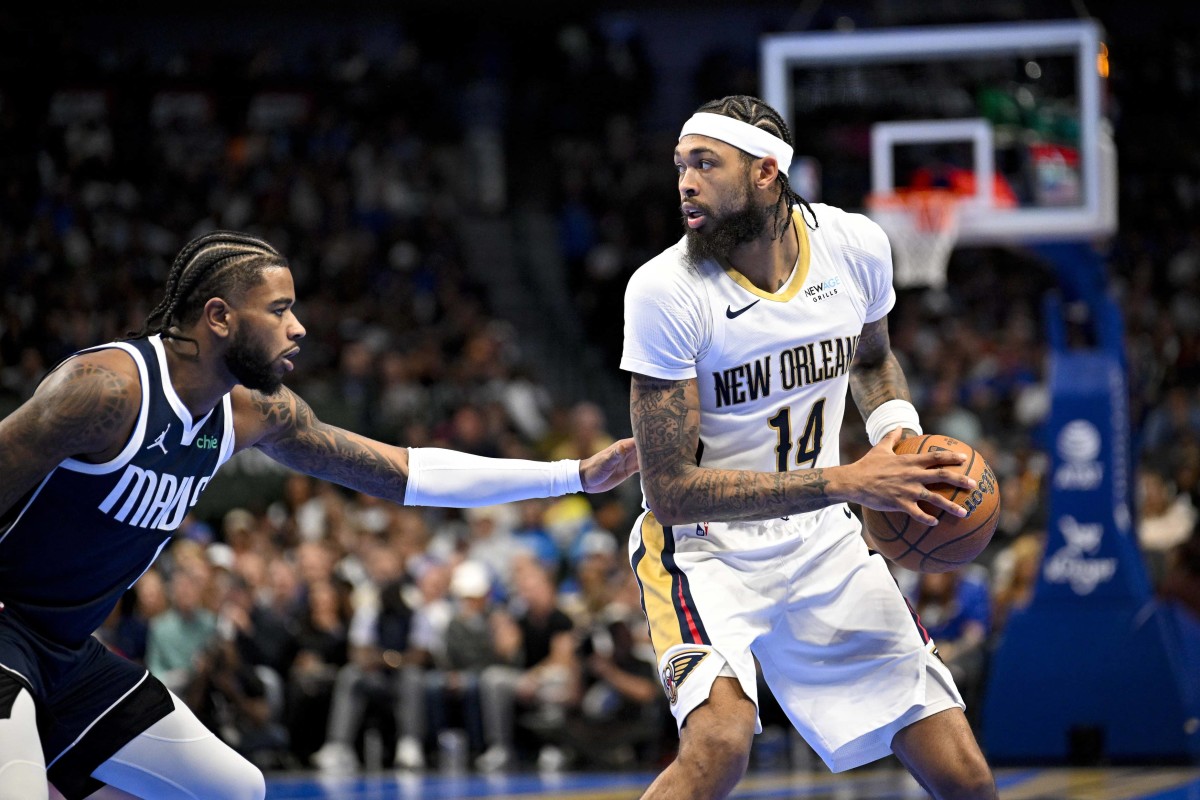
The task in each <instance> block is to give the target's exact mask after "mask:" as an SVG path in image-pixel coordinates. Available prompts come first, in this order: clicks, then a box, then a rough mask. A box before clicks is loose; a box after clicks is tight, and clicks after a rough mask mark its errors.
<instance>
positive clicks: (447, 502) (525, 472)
mask: <svg viewBox="0 0 1200 800" xmlns="http://www.w3.org/2000/svg"><path fill="white" fill-rule="evenodd" d="M580 491H583V483H582V480H581V478H580V475H579V461H577V460H573V459H563V460H562V461H527V460H525V459H519V458H486V457H484V456H474V455H471V454H470V453H460V452H458V451H457V450H445V449H442V448H439V447H410V448H408V485H407V486H406V487H405V489H404V505H406V506H439V507H442V508H472V507H475V506H490V505H495V504H497V503H511V502H514V501H517V500H529V499H531V498H534V497H558V496H559V495H564V494H569V493H572V492H580Z"/></svg>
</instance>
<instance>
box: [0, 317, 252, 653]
mask: <svg viewBox="0 0 1200 800" xmlns="http://www.w3.org/2000/svg"><path fill="white" fill-rule="evenodd" d="M106 347H115V348H120V349H121V350H124V351H125V352H127V353H129V355H131V356H132V357H133V360H134V361H135V362H137V367H138V375H139V377H140V379H141V389H142V399H141V408H140V410H139V411H138V417H137V423H136V424H135V425H134V428H133V433H132V434H131V435H130V437H129V441H128V442H127V443H126V445H125V448H124V449H123V450H122V451H121V453H120V454H119V455H118V456H117V457H116V458H114V459H112V460H111V461H108V462H107V463H104V464H89V463H86V462H83V461H77V460H75V459H72V458H68V459H66V460H65V461H63V462H62V463H61V464H59V465H58V466H57V467H55V469H54V470H53V471H51V473H50V474H49V475H48V476H46V478H45V480H43V481H42V483H41V484H40V485H39V486H37V487H36V488H34V489H33V491H31V492H30V493H29V494H28V495H27V496H26V497H25V498H23V499H22V500H21V501H20V502H18V503H17V504H16V505H15V506H14V507H13V508H12V509H10V510H9V512H8V513H7V514H5V516H4V518H3V519H0V601H2V602H3V603H4V606H5V612H4V613H10V614H13V615H15V616H16V617H17V618H18V619H20V620H21V621H23V622H24V623H25V624H27V625H29V626H30V627H32V628H33V629H34V630H36V631H37V632H38V633H40V634H41V635H43V636H45V637H47V638H49V639H52V640H54V641H58V642H63V643H66V644H74V643H78V642H80V641H83V640H84V639H86V638H87V637H88V636H89V635H90V634H91V633H92V631H94V630H95V629H96V628H98V627H99V626H100V624H101V623H102V622H103V621H104V618H105V617H107V616H108V614H109V612H110V611H111V610H112V609H113V607H114V606H115V605H116V603H117V601H118V600H120V598H121V595H122V594H124V593H125V591H126V589H128V588H129V587H130V586H132V585H133V584H134V582H135V581H137V579H138V578H140V577H141V576H142V573H144V572H145V571H146V570H147V569H149V567H150V565H151V564H152V563H154V559H155V558H156V557H157V556H158V554H159V552H160V551H161V550H162V549H163V547H164V546H166V544H167V542H169V541H170V539H171V534H172V532H174V531H175V529H176V528H178V527H179V525H180V523H181V522H182V521H183V518H184V515H185V514H187V511H188V509H189V508H191V507H192V506H194V505H195V504H196V501H197V500H199V499H200V494H201V492H203V491H204V489H205V487H206V486H207V485H208V482H209V481H210V480H211V479H212V476H213V474H214V473H215V472H216V471H217V468H218V467H219V466H220V465H221V464H223V463H225V461H227V460H228V459H229V457H230V455H232V453H233V446H234V442H233V413H232V410H231V406H230V397H229V395H225V396H224V397H223V398H222V400H221V402H220V403H219V404H218V405H217V407H216V408H214V409H213V410H212V411H210V412H209V413H208V414H206V415H205V416H204V417H202V418H201V419H197V420H193V419H192V415H191V414H190V413H189V412H188V410H187V408H186V407H185V406H184V404H183V401H182V400H180V399H179V396H178V395H177V394H176V393H175V389H174V387H173V386H172V385H171V381H170V377H169V375H168V372H167V359H166V352H165V351H164V349H163V345H162V341H161V340H160V339H159V337H157V336H154V337H151V338H149V339H139V340H135V341H131V342H116V343H113V344H108V345H101V347H98V348H92V350H99V349H103V348H106ZM85 352H87V351H85Z"/></svg>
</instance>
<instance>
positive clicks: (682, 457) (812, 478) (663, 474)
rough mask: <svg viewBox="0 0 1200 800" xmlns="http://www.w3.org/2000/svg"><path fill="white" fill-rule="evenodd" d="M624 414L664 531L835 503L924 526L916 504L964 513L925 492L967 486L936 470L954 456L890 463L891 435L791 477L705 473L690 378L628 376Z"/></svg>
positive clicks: (925, 517)
mask: <svg viewBox="0 0 1200 800" xmlns="http://www.w3.org/2000/svg"><path fill="white" fill-rule="evenodd" d="M629 408H630V419H631V421H632V423H633V433H634V438H635V439H636V440H637V444H638V450H639V451H640V453H641V464H642V488H643V490H644V491H645V493H646V502H647V504H649V506H650V508H651V509H652V510H653V511H654V515H655V517H657V518H658V520H659V521H660V522H662V523H663V524H664V525H677V524H682V523H688V522H701V521H709V522H714V521H732V520H754V519H771V518H774V517H785V516H788V515H790V514H797V513H801V512H804V511H813V510H816V509H818V508H824V507H825V506H830V505H833V504H835V503H841V502H856V503H861V504H863V505H866V506H868V507H870V508H877V509H880V510H884V511H904V512H907V513H909V514H911V515H912V516H913V517H915V518H917V519H919V520H921V521H922V522H924V523H925V524H936V520H935V519H934V517H933V516H931V515H929V514H926V513H925V512H924V511H922V510H921V508H920V507H919V506H918V505H917V501H918V500H924V501H926V502H928V503H929V504H930V505H934V506H937V507H939V508H944V509H946V510H948V511H950V512H951V513H953V514H955V515H957V516H963V514H964V513H965V511H964V509H963V508H962V507H961V506H958V505H957V504H956V503H952V502H950V501H949V500H946V499H945V498H943V497H942V496H941V495H938V494H934V493H931V492H929V491H928V489H927V488H926V485H927V484H931V483H942V482H945V483H950V484H953V485H961V486H964V487H967V486H968V485H969V484H967V483H965V481H967V480H969V479H967V478H966V477H965V476H960V475H956V474H954V473H951V472H950V471H948V470H946V469H945V468H944V465H949V464H959V463H961V461H962V456H961V455H959V454H957V453H949V452H944V451H937V452H933V453H922V454H920V455H911V456H897V455H895V454H894V453H893V452H892V447H893V446H894V445H895V443H896V441H897V440H898V435H897V434H892V435H889V436H888V437H886V438H885V439H884V440H883V441H882V442H880V443H879V445H878V446H876V447H874V448H872V449H871V451H870V452H868V453H867V454H866V455H865V456H863V458H861V459H860V460H858V461H856V462H854V463H853V464H847V465H843V466H837V467H825V468H817V469H806V470H796V471H793V472H754V471H750V470H728V469H710V468H706V467H700V466H697V464H696V448H697V446H698V445H699V441H700V395H699V392H698V390H697V386H696V380H695V378H689V379H687V380H664V379H659V378H652V377H648V376H646V375H639V374H636V373H635V374H634V376H633V385H632V390H631V395H630V406H629Z"/></svg>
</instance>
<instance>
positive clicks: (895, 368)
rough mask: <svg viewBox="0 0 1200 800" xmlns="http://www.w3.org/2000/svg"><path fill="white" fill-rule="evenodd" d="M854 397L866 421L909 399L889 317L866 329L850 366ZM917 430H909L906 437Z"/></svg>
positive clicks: (867, 326) (851, 393) (859, 340)
mask: <svg viewBox="0 0 1200 800" xmlns="http://www.w3.org/2000/svg"><path fill="white" fill-rule="evenodd" d="M850 395H851V396H852V397H853V398H854V402H855V404H856V405H857V406H858V412H859V413H860V414H862V418H863V419H864V420H865V419H867V418H868V417H869V416H871V412H872V411H874V410H875V409H877V408H879V407H880V406H881V405H883V404H884V403H886V402H887V401H888V400H908V401H909V402H911V401H912V398H911V397H910V396H909V393H908V381H907V380H905V378H904V371H903V370H902V369H900V362H898V361H897V360H896V355H895V353H893V352H892V344H891V339H890V338H889V337H888V326H887V317H884V318H883V319H879V320H876V321H874V322H868V323H867V324H866V325H864V326H863V330H862V335H861V336H860V337H859V339H858V347H857V349H856V350H855V352H854V363H853V364H851V367H850ZM915 434H916V431H910V430H908V429H905V434H904V437H902V438H906V437H907V436H909V435H915Z"/></svg>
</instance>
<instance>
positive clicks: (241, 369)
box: [225, 328, 283, 394]
mask: <svg viewBox="0 0 1200 800" xmlns="http://www.w3.org/2000/svg"><path fill="white" fill-rule="evenodd" d="M273 361H274V359H272V358H271V357H270V355H268V354H267V353H264V352H263V350H262V349H261V348H259V347H257V346H256V345H255V343H254V342H252V341H251V340H250V337H249V336H247V335H245V334H244V333H242V330H241V329H240V328H239V329H238V330H237V331H235V332H234V334H233V336H232V338H231V339H230V342H229V349H228V350H226V351H225V367H226V369H228V370H229V372H230V374H231V375H233V377H235V378H237V382H238V383H240V384H241V385H242V386H245V387H246V388H247V389H252V390H254V391H256V392H262V393H263V394H275V393H276V392H278V391H279V388H280V387H281V386H283V378H282V376H280V375H277V374H276V373H275V370H273V369H272V368H271V367H272V363H273Z"/></svg>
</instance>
